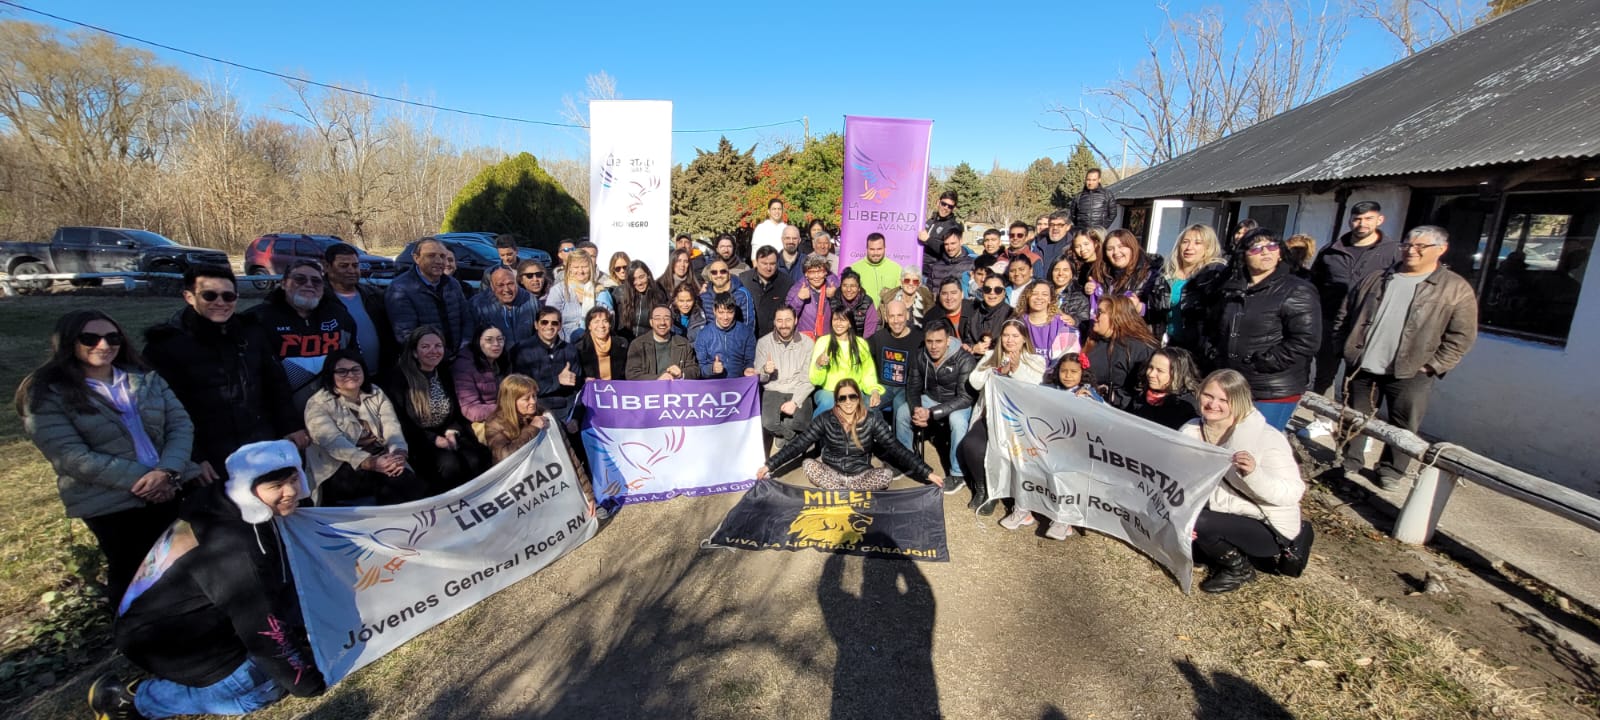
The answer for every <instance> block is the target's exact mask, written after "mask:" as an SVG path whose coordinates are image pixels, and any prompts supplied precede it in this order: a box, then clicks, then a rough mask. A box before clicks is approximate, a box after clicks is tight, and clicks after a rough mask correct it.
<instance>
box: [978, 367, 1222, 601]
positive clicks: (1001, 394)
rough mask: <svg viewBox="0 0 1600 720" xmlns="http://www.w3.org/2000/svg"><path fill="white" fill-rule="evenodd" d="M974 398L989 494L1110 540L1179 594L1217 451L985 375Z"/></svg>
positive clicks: (1190, 571) (1107, 409)
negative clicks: (980, 401)
mask: <svg viewBox="0 0 1600 720" xmlns="http://www.w3.org/2000/svg"><path fill="white" fill-rule="evenodd" d="M984 395H985V398H984V406H983V412H984V417H986V418H988V420H989V423H988V424H989V452H988V455H987V457H986V459H985V462H984V468H985V469H987V470H988V474H989V497H991V498H1006V497H1009V498H1014V499H1015V500H1016V505H1017V508H1018V509H1021V510H1031V511H1033V512H1035V513H1039V514H1041V515H1043V516H1045V517H1047V518H1050V520H1051V522H1064V523H1067V524H1068V525H1074V526H1078V527H1087V528H1090V529H1092V530H1097V531H1099V532H1102V533H1105V534H1107V535H1110V536H1112V537H1115V538H1118V539H1120V540H1122V541H1123V542H1126V543H1128V544H1129V545H1132V546H1133V547H1134V548H1136V549H1137V550H1139V551H1140V552H1142V553H1144V554H1146V555H1149V556H1150V558H1151V559H1153V560H1155V561H1156V562H1158V563H1160V564H1161V565H1162V566H1163V567H1165V568H1166V569H1167V571H1168V572H1171V573H1172V576H1173V577H1174V578H1176V579H1177V581H1178V584H1179V585H1181V586H1182V587H1183V591H1184V592H1189V584H1190V582H1191V581H1192V579H1193V575H1194V556H1193V555H1192V554H1191V550H1190V547H1189V543H1190V539H1189V534H1190V532H1191V531H1193V530H1194V522H1195V519H1196V518H1197V517H1199V515H1200V509H1201V508H1203V507H1205V504H1206V500H1207V499H1208V498H1210V497H1211V491H1212V490H1214V489H1216V487H1217V483H1218V482H1219V481H1221V480H1222V475H1223V473H1225V472H1227V470H1228V466H1229V464H1230V463H1231V462H1232V460H1231V455H1230V454H1229V453H1228V452H1227V451H1226V450H1222V449H1220V448H1217V447H1215V446H1213V445H1208V444H1205V443H1202V442H1200V441H1198V440H1195V439H1193V438H1189V437H1186V436H1184V435H1183V434H1181V433H1178V432H1176V431H1174V430H1170V429H1167V428H1165V427H1161V426H1160V425H1156V424H1155V423H1152V422H1149V421H1147V420H1144V419H1141V418H1137V417H1134V416H1132V415H1129V414H1127V413H1125V412H1122V411H1121V410H1118V409H1116V408H1113V407H1111V406H1108V405H1103V404H1101V403H1097V402H1094V401H1092V400H1087V399H1085V398H1080V397H1077V396H1076V395H1073V394H1071V393H1067V392H1062V391H1052V390H1047V389H1042V388H1041V387H1040V386H1038V385H1031V384H1028V383H1023V382H1018V381H1016V380H1012V379H1011V378H1002V377H995V378H993V379H991V380H990V381H989V386H988V390H987V392H985V393H984Z"/></svg>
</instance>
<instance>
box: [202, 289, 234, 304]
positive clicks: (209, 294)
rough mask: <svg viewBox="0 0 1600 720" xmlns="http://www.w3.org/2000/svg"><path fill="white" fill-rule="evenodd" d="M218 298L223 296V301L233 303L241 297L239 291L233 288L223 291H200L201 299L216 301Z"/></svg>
mask: <svg viewBox="0 0 1600 720" xmlns="http://www.w3.org/2000/svg"><path fill="white" fill-rule="evenodd" d="M218 298H221V299H222V301H223V302H229V303H231V302H234V301H237V300H238V299H239V293H236V292H234V291H232V290H223V291H222V292H217V291H215V290H204V291H201V293H200V299H201V300H204V301H206V302H216V301H217V299H218Z"/></svg>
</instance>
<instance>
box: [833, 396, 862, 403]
mask: <svg viewBox="0 0 1600 720" xmlns="http://www.w3.org/2000/svg"><path fill="white" fill-rule="evenodd" d="M860 399H861V396H860V395H835V396H834V398H833V400H834V402H850V401H852V400H860Z"/></svg>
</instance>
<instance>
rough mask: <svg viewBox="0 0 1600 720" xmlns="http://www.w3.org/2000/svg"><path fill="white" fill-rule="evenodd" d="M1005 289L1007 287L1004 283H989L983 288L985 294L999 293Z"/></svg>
mask: <svg viewBox="0 0 1600 720" xmlns="http://www.w3.org/2000/svg"><path fill="white" fill-rule="evenodd" d="M1005 291H1006V289H1005V286H1003V285H987V286H985V287H984V288H983V294H985V295H999V294H1000V293H1003V292H1005Z"/></svg>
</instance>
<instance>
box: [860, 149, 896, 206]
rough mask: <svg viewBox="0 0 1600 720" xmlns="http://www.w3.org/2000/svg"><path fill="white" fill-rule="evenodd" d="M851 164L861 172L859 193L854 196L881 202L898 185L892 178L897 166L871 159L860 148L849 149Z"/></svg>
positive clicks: (891, 193) (892, 192)
mask: <svg viewBox="0 0 1600 720" xmlns="http://www.w3.org/2000/svg"><path fill="white" fill-rule="evenodd" d="M850 155H851V162H850V164H851V166H853V167H854V168H855V169H856V170H857V171H858V172H860V173H861V175H862V179H861V186H862V189H861V193H860V194H859V195H857V196H856V197H859V198H861V199H862V200H870V201H872V202H874V203H878V204H882V203H883V201H884V200H887V199H888V198H889V196H890V195H893V194H894V191H895V190H897V189H899V187H900V186H899V185H898V184H897V183H896V182H895V180H894V175H895V174H897V170H898V168H896V167H895V166H894V165H893V164H890V163H879V162H878V161H876V160H873V159H872V156H871V155H868V154H867V153H866V152H864V151H863V150H862V149H861V148H852V149H851V151H850Z"/></svg>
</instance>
